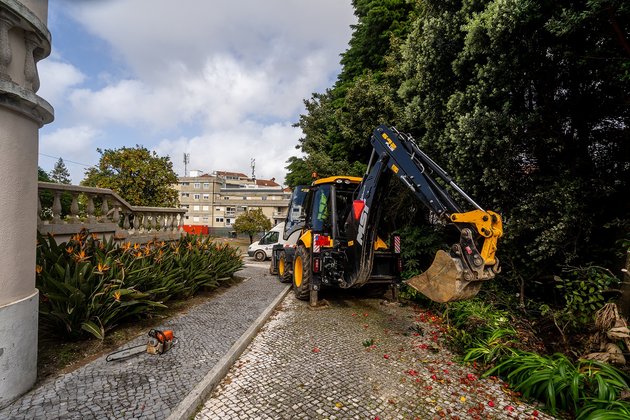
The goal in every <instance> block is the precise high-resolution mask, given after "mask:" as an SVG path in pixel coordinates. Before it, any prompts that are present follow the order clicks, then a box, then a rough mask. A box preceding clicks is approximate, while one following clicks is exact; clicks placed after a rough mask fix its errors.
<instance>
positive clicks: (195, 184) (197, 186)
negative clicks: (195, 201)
mask: <svg viewBox="0 0 630 420" xmlns="http://www.w3.org/2000/svg"><path fill="white" fill-rule="evenodd" d="M193 188H197V189H199V188H201V184H200V183H199V182H195V183H194V184H193Z"/></svg>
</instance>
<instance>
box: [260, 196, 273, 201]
mask: <svg viewBox="0 0 630 420" xmlns="http://www.w3.org/2000/svg"><path fill="white" fill-rule="evenodd" d="M272 198H273V197H272ZM262 200H263V201H267V196H266V195H264V196H263V197H262Z"/></svg>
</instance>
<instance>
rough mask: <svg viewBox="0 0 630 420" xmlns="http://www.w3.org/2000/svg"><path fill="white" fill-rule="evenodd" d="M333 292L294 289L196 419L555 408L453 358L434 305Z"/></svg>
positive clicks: (532, 413) (514, 412)
mask: <svg viewBox="0 0 630 420" xmlns="http://www.w3.org/2000/svg"><path fill="white" fill-rule="evenodd" d="M328 300H329V302H330V306H329V307H328V308H325V309H318V310H311V309H309V308H308V307H307V305H306V303H305V302H300V301H297V300H296V299H295V298H294V296H293V294H292V293H291V294H289V295H288V296H287V297H286V298H285V299H284V301H283V303H282V305H281V306H279V307H278V310H277V311H276V313H275V314H274V315H273V316H272V317H271V318H270V320H269V321H268V322H267V324H266V325H265V327H263V329H262V330H261V332H260V333H259V334H258V336H257V337H256V338H255V339H254V340H253V341H252V343H251V344H250V345H249V347H248V348H247V350H246V351H245V352H244V353H243V354H242V355H241V357H240V359H238V360H237V362H236V363H235V364H234V366H233V367H232V369H231V370H230V371H229V373H228V374H227V375H226V377H225V378H224V380H223V381H222V382H221V383H220V384H219V386H218V387H217V388H216V389H215V390H214V391H213V393H212V394H211V395H210V398H209V399H208V400H207V401H206V403H205V405H204V407H203V408H202V410H201V411H200V412H199V413H198V414H197V416H196V420H207V419H295V418H307V419H355V418H356V419H416V418H418V419H423V420H424V419H441V418H450V419H485V418H491V419H504V418H519V419H537V418H541V419H542V418H546V419H549V418H551V417H549V416H547V415H545V414H543V413H542V412H539V411H537V410H536V409H535V408H534V407H532V406H530V405H527V404H524V403H522V402H520V401H518V399H517V398H516V397H515V396H514V395H513V393H512V392H510V391H509V389H508V388H507V387H506V385H504V384H503V383H502V382H501V381H500V380H498V379H496V378H494V379H479V372H477V371H476V370H474V369H473V368H472V367H466V366H463V365H460V364H457V363H455V362H453V360H454V355H453V354H451V353H450V352H449V351H448V350H446V349H445V347H444V345H443V343H442V339H441V338H440V335H441V334H442V331H441V327H440V324H439V323H438V322H436V321H437V320H436V318H435V317H434V316H433V315H431V314H430V313H427V312H423V311H420V310H419V309H417V308H413V307H411V306H407V307H401V306H400V305H397V304H390V303H386V304H385V303H384V302H383V301H381V300H378V299H360V298H352V299H351V298H337V299H332V298H330V297H329V298H328Z"/></svg>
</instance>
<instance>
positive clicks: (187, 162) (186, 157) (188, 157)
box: [184, 153, 190, 176]
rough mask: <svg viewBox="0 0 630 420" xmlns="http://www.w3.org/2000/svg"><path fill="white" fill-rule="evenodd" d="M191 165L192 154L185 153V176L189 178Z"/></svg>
mask: <svg viewBox="0 0 630 420" xmlns="http://www.w3.org/2000/svg"><path fill="white" fill-rule="evenodd" d="M189 163H190V153H184V176H188V164H189Z"/></svg>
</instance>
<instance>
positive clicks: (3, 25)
mask: <svg viewBox="0 0 630 420" xmlns="http://www.w3.org/2000/svg"><path fill="white" fill-rule="evenodd" d="M47 10H48V0H20V1H18V0H0V185H2V187H1V188H0V238H2V244H3V246H2V252H0V336H2V337H3V339H2V340H3V342H2V344H0V366H2V375H0V407H2V406H5V405H7V404H8V403H10V402H11V401H12V400H13V399H15V398H16V397H18V396H20V395H21V394H23V393H24V392H26V391H28V389H29V388H30V387H31V386H32V385H33V383H34V382H35V378H36V374H37V315H38V314H37V309H38V299H39V294H38V291H37V289H36V288H35V243H36V242H35V241H36V236H35V234H36V229H37V227H36V223H37V153H38V135H39V128H40V127H42V126H43V125H44V124H47V123H50V122H51V121H52V120H53V109H52V107H51V106H50V104H48V103H47V102H46V101H45V100H43V99H42V98H40V97H38V96H37V95H36V91H37V89H38V88H39V78H38V77H37V68H36V66H37V61H38V60H40V59H42V58H44V57H47V56H48V55H49V54H50V33H49V32H48V29H47V28H46V20H47Z"/></svg>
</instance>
